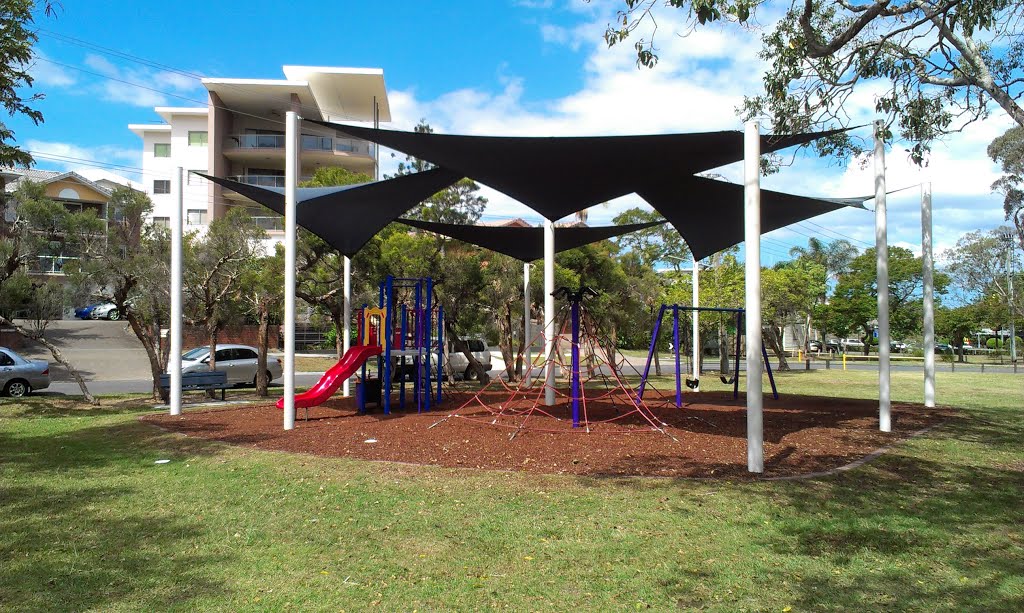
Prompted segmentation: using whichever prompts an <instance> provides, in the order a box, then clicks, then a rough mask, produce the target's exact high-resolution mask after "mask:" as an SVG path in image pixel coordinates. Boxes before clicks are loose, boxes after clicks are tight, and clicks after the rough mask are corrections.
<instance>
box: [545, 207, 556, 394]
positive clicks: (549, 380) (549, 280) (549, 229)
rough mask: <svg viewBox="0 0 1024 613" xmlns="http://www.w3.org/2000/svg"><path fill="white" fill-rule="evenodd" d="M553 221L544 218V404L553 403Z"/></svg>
mask: <svg viewBox="0 0 1024 613" xmlns="http://www.w3.org/2000/svg"><path fill="white" fill-rule="evenodd" d="M554 293H555V222H553V221H551V220H550V219H545V220H544V359H545V360H546V361H547V366H546V368H545V371H544V404H545V405H547V406H549V407H550V406H553V405H554V404H555V356H554V351H555V297H554V296H553V295H552V294H554Z"/></svg>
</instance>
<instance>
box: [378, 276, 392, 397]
mask: <svg viewBox="0 0 1024 613" xmlns="http://www.w3.org/2000/svg"><path fill="white" fill-rule="evenodd" d="M384 283H385V284H387V291H386V294H387V308H386V309H385V310H384V380H383V381H381V384H382V385H383V386H384V414H385V415H390V414H391V337H392V336H393V335H394V332H393V324H392V322H391V314H392V313H393V312H394V306H395V305H394V300H395V298H394V296H393V295H392V294H393V293H394V292H393V291H392V290H393V289H394V288H393V287H392V283H394V277H392V276H391V275H388V278H387V280H386V281H385V282H384Z"/></svg>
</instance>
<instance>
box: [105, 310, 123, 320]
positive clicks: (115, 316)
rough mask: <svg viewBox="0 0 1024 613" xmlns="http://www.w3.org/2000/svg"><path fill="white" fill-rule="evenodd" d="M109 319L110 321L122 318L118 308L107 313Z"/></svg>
mask: <svg viewBox="0 0 1024 613" xmlns="http://www.w3.org/2000/svg"><path fill="white" fill-rule="evenodd" d="M107 319H109V320H110V321H117V320H118V319H121V313H119V312H118V311H117V309H110V312H109V313H107Z"/></svg>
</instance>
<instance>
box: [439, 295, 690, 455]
mask: <svg viewBox="0 0 1024 613" xmlns="http://www.w3.org/2000/svg"><path fill="white" fill-rule="evenodd" d="M554 295H555V297H556V298H562V299H564V300H565V301H566V304H565V305H564V306H563V307H562V309H561V310H560V311H559V313H558V314H556V315H555V317H554V318H553V319H554V320H555V321H556V322H558V325H557V326H556V329H558V330H559V332H558V333H557V335H556V336H555V338H554V339H553V340H554V342H553V350H552V352H551V354H550V355H548V356H546V358H545V360H544V361H543V362H541V363H540V364H536V363H531V364H527V365H526V368H525V369H524V372H523V376H522V378H521V379H520V380H519V381H518V382H515V383H511V384H510V383H509V382H508V381H505V380H504V379H502V378H501V377H495V378H493V379H492V380H491V381H490V382H489V383H488V384H487V385H485V386H484V387H483V388H481V389H480V390H478V391H476V392H475V393H474V394H473V395H472V396H471V397H470V398H469V399H468V400H466V401H465V402H464V403H463V404H462V405H460V406H459V407H458V408H456V409H455V410H453V411H451V412H450V413H449V414H448V415H446V416H445V417H443V418H442V419H440V420H438V421H437V422H435V423H434V424H432V425H431V426H430V428H433V427H435V426H438V425H440V424H442V423H444V422H446V421H448V420H449V419H456V418H457V419H466V420H470V421H475V422H478V423H481V424H487V425H491V426H497V427H503V428H508V429H510V430H511V433H510V435H509V438H510V439H512V438H515V437H516V436H517V435H518V434H519V433H520V432H523V431H527V430H528V431H534V432H568V431H577V432H590V431H591V430H592V429H594V428H596V427H600V428H601V431H602V432H605V433H635V432H645V431H646V432H657V433H661V434H664V435H666V436H668V437H670V438H672V439H673V440H677V439H675V437H673V436H672V435H671V434H670V433H669V432H668V431H667V430H666V427H667V426H668V424H666V423H664V422H663V421H661V420H660V419H659V418H658V416H657V415H656V414H655V413H654V412H653V411H652V410H651V409H650V407H649V406H648V404H647V403H646V401H644V399H643V398H642V397H640V396H639V395H638V394H637V390H636V389H635V388H633V387H632V386H630V385H629V384H628V383H627V382H626V381H625V380H624V378H623V376H622V371H623V368H624V366H625V365H628V362H625V360H623V361H621V362H615V361H610V360H609V359H608V352H606V351H605V350H604V347H606V346H607V345H604V344H602V343H601V336H600V329H599V328H598V326H597V322H596V321H595V320H594V318H593V317H592V316H591V315H590V314H589V312H588V311H587V309H586V308H585V306H584V300H585V299H586V298H588V297H592V296H597V292H595V291H594V290H593V289H591V288H589V287H586V286H584V287H581V288H580V289H579V290H576V291H572V290H569V289H568V288H564V287H563V288H559V289H558V290H557V291H556V292H555V293H554ZM567 332H568V334H567ZM537 340H542V341H544V340H546V338H545V337H544V334H543V332H541V333H539V334H537V335H536V336H535V337H534V338H533V339H531V345H530V346H532V344H533V343H535V342H536V341H537ZM565 345H568V349H569V361H568V363H567V362H566V355H565V353H566V352H565V351H564V349H565ZM584 364H585V366H583V365H584ZM629 367H630V368H632V366H631V365H629ZM549 368H555V369H556V370H555V372H556V373H557V372H562V373H567V374H568V375H569V381H568V390H565V389H560V387H559V386H558V385H557V384H556V385H554V386H552V387H550V388H549V384H548V381H547V379H548V378H547V376H545V375H546V373H547V372H548V369H549ZM633 370H634V372H636V376H637V377H638V378H639V376H640V373H639V372H638V371H636V370H635V368H634V369H633ZM548 389H553V391H554V394H555V397H556V402H555V404H554V405H553V406H547V405H545V404H544V398H545V395H546V394H545V392H546V391H547V390H548ZM496 391H504V392H506V393H507V394H508V396H507V397H506V398H505V399H504V400H503V401H502V402H498V403H496V404H495V403H493V402H488V400H487V399H488V397H491V398H493V396H494V392H496ZM595 405H598V410H596V411H595V410H592V409H594V407H595ZM566 409H568V411H567V410H566ZM609 413H611V414H609ZM542 418H547V419H542ZM551 421H553V422H555V423H554V425H552V424H551ZM570 423H571V428H570V427H569V424H570ZM630 426H633V427H630Z"/></svg>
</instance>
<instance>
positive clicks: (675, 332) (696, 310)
mask: <svg viewBox="0 0 1024 613" xmlns="http://www.w3.org/2000/svg"><path fill="white" fill-rule="evenodd" d="M669 310H671V311H672V338H673V342H672V352H673V354H674V356H675V366H676V407H677V408H681V407H682V406H683V386H682V384H683V376H682V371H681V370H680V368H679V366H680V358H679V349H680V346H679V312H680V311H689V312H690V317H696V316H697V315H698V314H700V313H720V314H722V315H723V316H724V315H725V314H726V313H732V314H734V316H735V327H736V347H735V350H734V351H735V353H734V354H733V355H734V362H733V370H732V372H731V373H730V374H729V375H728V376H726V374H725V373H720V374H719V379H721V381H722V383H724V384H725V385H732V397H733V399H736V398H739V394H740V347H741V344H740V339H741V337H742V336H743V332H742V331H743V322H744V317H743V315H744V311H743V309H729V308H718V307H695V306H689V305H683V304H662V305H661V308H660V309H659V310H658V318H657V319H656V320H655V321H654V331H653V332H652V333H651V346H650V349H649V350H648V352H647V364H646V365H645V366H644V372H643V376H642V377H641V378H640V387H639V388H638V390H637V400H638V401H639V400H642V399H643V395H644V389H645V388H646V386H647V376H648V375H649V374H650V372H651V361H652V360H653V359H654V352H655V351H656V347H657V345H658V335H659V333H660V332H661V322H662V320H663V319H664V318H665V313H666V312H668V311H669ZM719 350H720V351H724V350H725V347H724V346H721V347H719ZM761 357H762V359H763V360H764V367H765V371H767V373H768V381H769V382H770V383H771V386H772V396H773V397H774V398H775V399H776V400H778V399H779V391H778V389H777V388H776V387H775V375H774V374H773V373H772V365H771V363H770V362H769V360H768V350H767V349H765V347H764V345H763V344H762V345H761ZM699 385H700V381H699V380H697V379H691V378H689V377H686V387H688V388H690V389H696V388H697V387H698V386H699Z"/></svg>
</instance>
